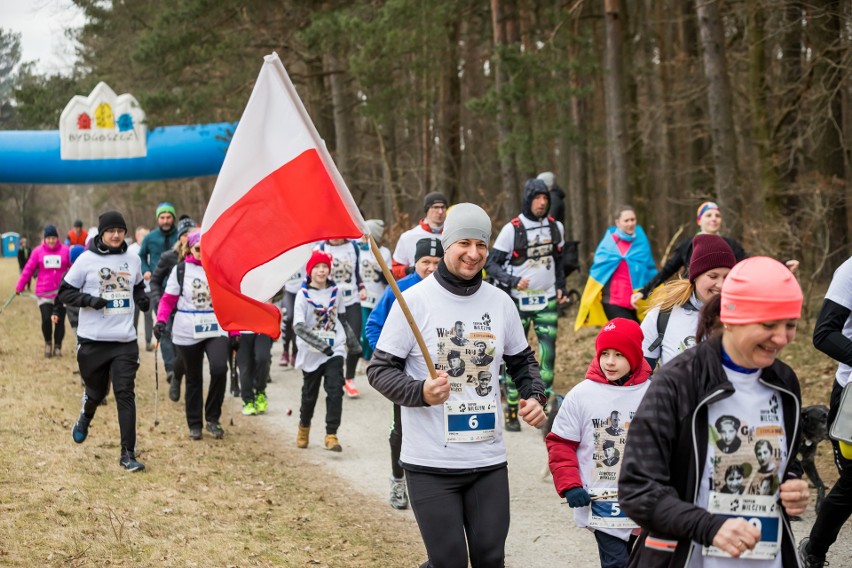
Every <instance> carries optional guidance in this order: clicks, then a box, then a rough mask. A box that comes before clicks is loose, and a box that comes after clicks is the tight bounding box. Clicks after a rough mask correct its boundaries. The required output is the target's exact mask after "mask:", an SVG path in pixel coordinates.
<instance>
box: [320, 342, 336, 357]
mask: <svg viewBox="0 0 852 568" xmlns="http://www.w3.org/2000/svg"><path fill="white" fill-rule="evenodd" d="M322 354H323V355H326V356H327V357H331V356H332V355H334V349H332V348H331V345H326V346H325V349H323V350H322Z"/></svg>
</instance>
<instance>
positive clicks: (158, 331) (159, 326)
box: [154, 321, 166, 341]
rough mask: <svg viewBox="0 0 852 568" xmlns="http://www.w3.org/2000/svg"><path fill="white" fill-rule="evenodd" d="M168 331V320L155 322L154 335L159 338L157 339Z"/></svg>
mask: <svg viewBox="0 0 852 568" xmlns="http://www.w3.org/2000/svg"><path fill="white" fill-rule="evenodd" d="M165 333H166V322H164V321H158V322H157V323H155V324H154V337H156V338H157V341H159V340H160V338H161V337H163V335H165Z"/></svg>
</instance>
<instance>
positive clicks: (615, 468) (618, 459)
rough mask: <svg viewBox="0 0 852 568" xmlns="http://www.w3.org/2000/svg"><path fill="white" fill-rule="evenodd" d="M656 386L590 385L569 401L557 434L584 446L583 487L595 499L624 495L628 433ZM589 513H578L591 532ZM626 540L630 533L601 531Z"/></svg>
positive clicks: (579, 451) (627, 530)
mask: <svg viewBox="0 0 852 568" xmlns="http://www.w3.org/2000/svg"><path fill="white" fill-rule="evenodd" d="M650 385H651V382H650V381H645V382H643V383H641V384H638V385H632V386H626V387H624V386H617V385H611V384H605V383H599V382H596V381H592V380H589V379H586V380H584V381H582V382H580V383H579V384H578V385H577V386H575V387H574V388H573V389H571V391H570V392H569V393H568V394H567V395H566V396H565V400H564V401H563V402H562V406H560V407H559V413H558V414H557V415H556V420H555V421H554V422H553V429H552V432H553V433H554V434H556V435H557V436H559V437H560V438H564V439H566V440H572V441H574V442H579V443H580V445H579V446H577V463H578V464H579V469H580V479H581V480H582V481H583V487H584V488H585V489H586V491H588V492H589V493H590V494H591V495H602V494H611V493H613V492H616V491H617V490H618V472H619V471H620V470H621V464H622V463H623V461H624V444H625V442H626V441H627V431H628V430H629V428H630V423H631V422H632V421H633V416H634V415H635V414H636V409H638V408H639V403H641V402H642V399H643V398H644V396H645V393H646V392H647V390H648V387H649V386H650ZM588 519H589V507H577V508H576V509H574V522H575V523H576V524H577V526H578V527H580V528H585V527H587V526H588ZM595 530H599V531H602V532H605V533H607V534H610V535H612V536H614V537H617V538H620V539H622V540H627V539H629V538H630V534H631V533H632V532H633V530H632V529H630V528H597V529H595Z"/></svg>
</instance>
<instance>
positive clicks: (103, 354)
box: [77, 341, 139, 452]
mask: <svg viewBox="0 0 852 568" xmlns="http://www.w3.org/2000/svg"><path fill="white" fill-rule="evenodd" d="M77 365H79V367H80V376H81V377H82V379H83V382H84V383H85V385H86V390H85V392H84V394H83V413H84V414H85V415H86V416H88V417H90V418H91V417H92V416H94V415H95V411H96V410H97V408H98V405H99V404H100V403H101V401H102V400H103V399H104V398H106V395H107V394H108V393H109V385H110V380H111V381H112V392H113V395H114V396H115V403H116V407H117V409H118V428H119V431H120V432H121V450H122V452H123V451H125V450H128V451H136V391H135V388H136V371H137V370H138V369H139V346H138V345H137V344H136V342H135V341H131V342H129V343H119V342H115V341H85V342H82V343H79V344H78V345H77Z"/></svg>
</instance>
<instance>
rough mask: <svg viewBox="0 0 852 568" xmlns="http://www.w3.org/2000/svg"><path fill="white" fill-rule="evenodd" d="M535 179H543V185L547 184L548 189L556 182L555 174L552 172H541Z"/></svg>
mask: <svg viewBox="0 0 852 568" xmlns="http://www.w3.org/2000/svg"><path fill="white" fill-rule="evenodd" d="M535 179H540V180H541V181H543V182H544V185H546V186H547V190H548V191H550V190H551V189H553V184H554V183H556V176H555V175H553V172H541V173H540V174H538V176H536V178H535Z"/></svg>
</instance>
